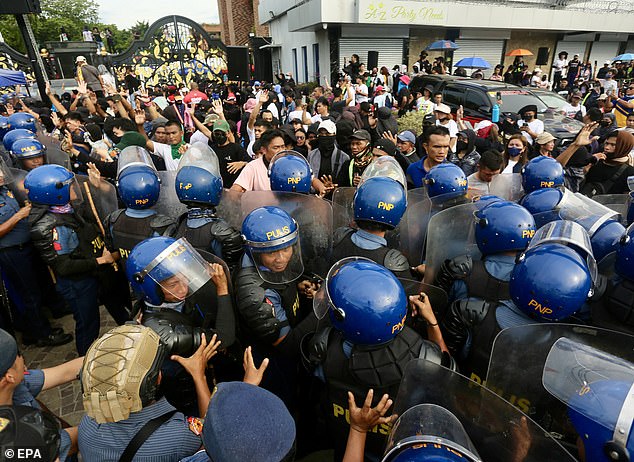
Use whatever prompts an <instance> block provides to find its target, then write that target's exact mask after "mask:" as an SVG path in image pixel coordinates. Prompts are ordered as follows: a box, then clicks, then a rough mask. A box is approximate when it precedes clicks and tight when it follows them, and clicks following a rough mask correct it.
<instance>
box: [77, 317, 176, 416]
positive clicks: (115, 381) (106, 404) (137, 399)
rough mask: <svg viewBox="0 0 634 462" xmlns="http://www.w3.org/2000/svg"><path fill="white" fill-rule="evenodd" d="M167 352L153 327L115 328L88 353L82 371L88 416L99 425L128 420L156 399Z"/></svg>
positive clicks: (97, 341) (96, 342)
mask: <svg viewBox="0 0 634 462" xmlns="http://www.w3.org/2000/svg"><path fill="white" fill-rule="evenodd" d="M165 355H166V351H165V346H164V344H163V342H162V341H161V338H160V337H159V335H158V334H157V333H156V332H154V331H153V330H152V329H150V328H149V327H145V326H141V325H134V324H125V325H123V326H118V327H115V328H114V329H112V330H110V331H109V332H107V333H106V334H104V335H103V336H102V337H100V338H99V339H97V340H95V341H94V342H93V344H92V345H91V346H90V348H89V349H88V352H87V353H86V356H85V358H84V364H83V366H82V370H81V385H82V398H83V402H84V409H86V413H87V414H88V415H89V416H90V417H92V418H93V419H95V420H96V421H97V423H105V422H118V421H120V420H125V419H127V418H128V417H129V416H130V413H132V412H138V411H140V410H141V409H142V408H143V407H144V406H147V405H148V404H150V402H151V401H152V400H153V399H155V398H156V393H157V389H158V374H159V371H160V368H161V364H162V363H163V359H164V358H165Z"/></svg>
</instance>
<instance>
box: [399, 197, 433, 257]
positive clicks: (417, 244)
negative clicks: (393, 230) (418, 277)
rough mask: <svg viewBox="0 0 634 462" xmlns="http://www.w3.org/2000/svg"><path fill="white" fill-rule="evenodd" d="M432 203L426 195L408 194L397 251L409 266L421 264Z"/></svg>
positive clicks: (400, 224)
mask: <svg viewBox="0 0 634 462" xmlns="http://www.w3.org/2000/svg"><path fill="white" fill-rule="evenodd" d="M431 209H432V203H431V200H430V199H429V197H428V196H427V193H426V192H425V193H424V194H421V193H418V192H417V193H409V195H408V197H407V209H406V210H405V214H404V215H403V218H402V219H401V222H400V223H399V226H398V228H399V230H400V246H399V249H400V250H401V252H403V254H404V255H405V256H406V257H407V259H408V260H409V262H410V264H412V265H413V266H417V265H419V264H420V263H422V261H423V258H424V250H425V239H426V238H427V229H428V225H429V220H430V218H431Z"/></svg>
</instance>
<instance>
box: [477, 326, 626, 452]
mask: <svg viewBox="0 0 634 462" xmlns="http://www.w3.org/2000/svg"><path fill="white" fill-rule="evenodd" d="M562 338H566V339H568V340H571V341H574V342H577V343H579V344H582V345H585V346H588V347H592V348H596V349H598V350H601V351H603V352H605V353H607V354H611V355H614V356H616V357H618V358H621V359H623V360H626V361H633V360H634V336H631V335H627V334H624V333H620V332H615V331H611V330H606V329H600V328H596V327H590V326H580V325H574V324H530V325H525V326H518V327H511V328H508V329H504V330H503V331H502V332H500V333H499V334H498V336H497V337H496V339H495V341H494V343H493V350H492V352H491V359H490V362H489V370H488V374H487V380H486V386H487V388H489V389H490V390H492V391H494V392H495V393H497V394H499V395H500V396H502V397H503V398H505V399H506V400H508V401H509V402H510V403H511V404H513V405H515V406H516V407H518V408H519V409H520V410H521V411H523V412H524V413H526V414H527V415H528V416H529V417H531V418H532V419H533V420H535V421H536V422H537V423H538V424H540V425H542V426H543V427H544V428H545V429H546V430H547V431H548V432H550V433H551V435H553V436H554V437H556V438H557V439H558V440H559V441H561V442H562V443H565V444H569V445H571V446H574V445H575V443H576V439H577V434H576V432H575V431H574V429H573V428H572V427H571V425H570V424H569V422H568V417H567V410H566V406H565V405H564V404H563V403H561V402H560V401H558V400H557V399H556V398H555V397H553V396H552V395H551V394H550V393H548V391H546V390H545V389H544V386H543V384H542V375H543V373H544V365H545V364H546V358H547V356H548V354H549V352H550V350H551V348H552V346H553V345H554V344H555V342H557V341H558V340H559V339H562Z"/></svg>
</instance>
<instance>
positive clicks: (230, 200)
mask: <svg viewBox="0 0 634 462" xmlns="http://www.w3.org/2000/svg"><path fill="white" fill-rule="evenodd" d="M242 194H243V193H241V192H238V191H231V190H230V189H223V190H222V196H220V203H219V204H218V206H217V207H216V214H217V215H218V216H219V217H220V218H222V219H224V220H225V221H226V222H227V223H229V225H231V226H232V227H233V228H235V229H237V230H240V229H241V228H242V218H243V217H242V205H241V203H242Z"/></svg>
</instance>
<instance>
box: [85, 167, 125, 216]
mask: <svg viewBox="0 0 634 462" xmlns="http://www.w3.org/2000/svg"><path fill="white" fill-rule="evenodd" d="M75 177H76V178H77V182H78V183H79V186H80V188H81V192H82V195H83V196H84V199H85V201H86V203H87V204H86V205H87V206H88V207H90V209H91V212H92V205H93V204H94V206H95V210H96V212H97V215H98V217H99V221H101V223H103V221H104V220H105V219H106V217H107V216H108V215H110V214H111V213H112V212H114V211H115V210H117V209H118V208H119V207H118V205H119V204H118V201H117V190H116V188H115V187H114V186H113V185H112V184H111V183H109V182H108V181H106V180H104V179H103V178H100V179H99V180H98V183H95V182H94V180H93V181H90V179H89V178H88V176H86V175H75ZM86 188H88V189H86ZM93 213H94V212H93ZM95 219H97V217H95Z"/></svg>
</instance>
